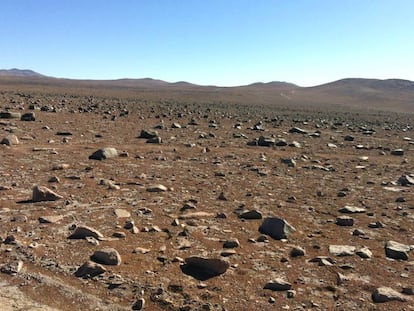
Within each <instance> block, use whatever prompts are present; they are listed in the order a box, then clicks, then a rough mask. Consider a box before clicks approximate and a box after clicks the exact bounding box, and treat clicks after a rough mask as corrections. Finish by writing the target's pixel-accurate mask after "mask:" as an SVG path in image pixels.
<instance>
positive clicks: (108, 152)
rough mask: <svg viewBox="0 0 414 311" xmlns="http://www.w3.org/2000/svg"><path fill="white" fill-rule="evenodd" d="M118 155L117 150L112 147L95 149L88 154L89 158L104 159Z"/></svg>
mask: <svg viewBox="0 0 414 311" xmlns="http://www.w3.org/2000/svg"><path fill="white" fill-rule="evenodd" d="M117 156H118V151H117V150H116V149H115V148H113V147H106V148H102V149H99V150H96V151H95V152H94V153H92V154H91V155H90V156H89V159H90V160H99V161H101V160H105V159H110V158H115V157H117Z"/></svg>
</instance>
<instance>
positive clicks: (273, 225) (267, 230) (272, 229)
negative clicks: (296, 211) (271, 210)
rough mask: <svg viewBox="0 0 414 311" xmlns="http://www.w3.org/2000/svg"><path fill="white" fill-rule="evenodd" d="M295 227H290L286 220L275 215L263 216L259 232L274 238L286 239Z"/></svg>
mask: <svg viewBox="0 0 414 311" xmlns="http://www.w3.org/2000/svg"><path fill="white" fill-rule="evenodd" d="M295 231H296V229H295V228H294V227H292V226H291V225H290V224H289V223H288V222H287V221H286V220H284V219H281V218H277V217H268V218H265V219H264V221H263V223H262V224H261V226H260V227H259V232H260V233H262V234H266V235H268V236H270V237H271V238H273V239H275V240H281V239H286V238H288V236H289V235H290V234H292V233H293V232H295Z"/></svg>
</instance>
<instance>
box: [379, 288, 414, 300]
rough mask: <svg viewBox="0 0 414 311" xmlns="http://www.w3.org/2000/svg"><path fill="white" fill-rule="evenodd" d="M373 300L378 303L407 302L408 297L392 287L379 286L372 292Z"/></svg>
mask: <svg viewBox="0 0 414 311" xmlns="http://www.w3.org/2000/svg"><path fill="white" fill-rule="evenodd" d="M372 301H374V302H377V303H382V302H389V301H400V302H405V301H407V298H406V297H404V296H403V295H402V294H400V293H399V292H397V291H396V290H394V289H392V288H390V287H378V288H376V289H375V290H374V292H373V293H372Z"/></svg>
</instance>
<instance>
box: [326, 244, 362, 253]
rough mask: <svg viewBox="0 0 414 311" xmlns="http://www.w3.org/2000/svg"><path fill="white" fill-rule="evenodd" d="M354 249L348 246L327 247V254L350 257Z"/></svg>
mask: <svg viewBox="0 0 414 311" xmlns="http://www.w3.org/2000/svg"><path fill="white" fill-rule="evenodd" d="M355 249H356V248H355V246H350V245H329V253H331V254H332V255H334V256H352V255H353V254H354V253H355Z"/></svg>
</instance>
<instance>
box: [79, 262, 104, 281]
mask: <svg viewBox="0 0 414 311" xmlns="http://www.w3.org/2000/svg"><path fill="white" fill-rule="evenodd" d="M105 271H106V269H105V267H104V266H102V265H100V264H98V263H95V262H93V261H90V260H88V261H87V262H85V263H84V264H83V265H82V266H80V267H79V269H78V270H76V272H75V276H76V277H79V278H92V277H94V276H97V275H100V274H102V273H104V272H105Z"/></svg>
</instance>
